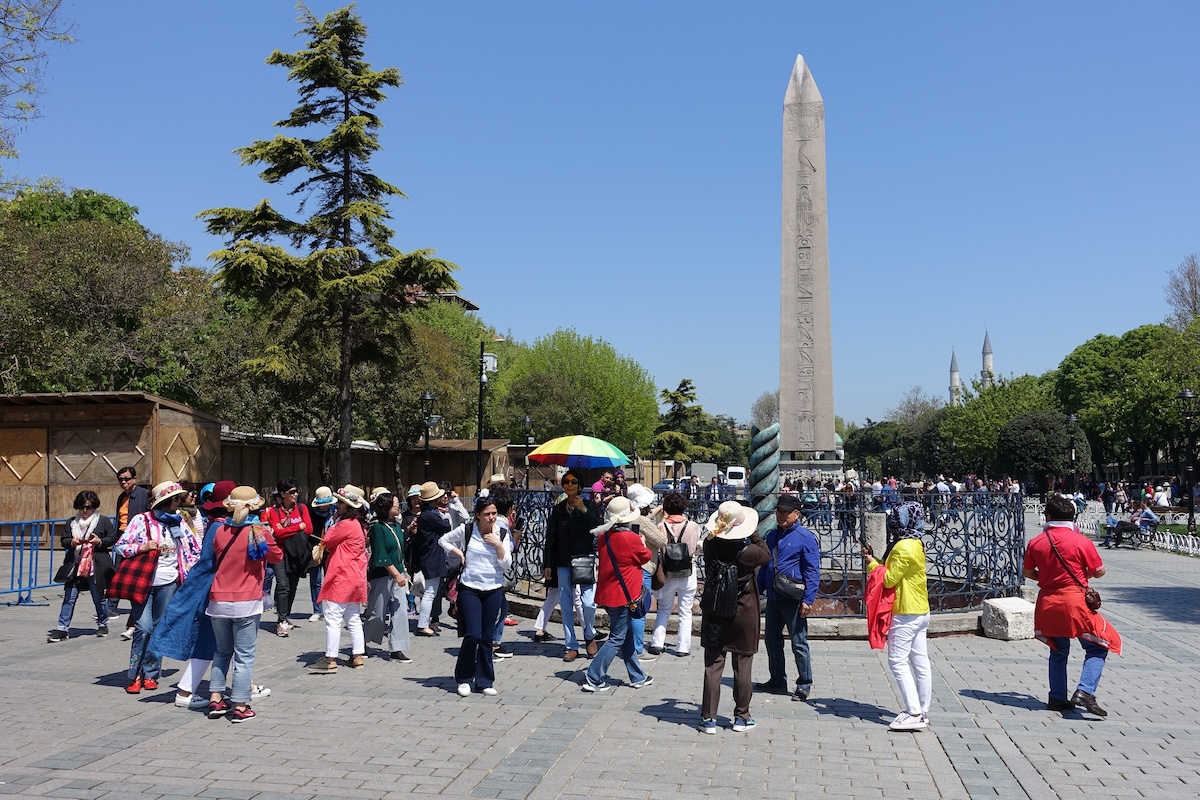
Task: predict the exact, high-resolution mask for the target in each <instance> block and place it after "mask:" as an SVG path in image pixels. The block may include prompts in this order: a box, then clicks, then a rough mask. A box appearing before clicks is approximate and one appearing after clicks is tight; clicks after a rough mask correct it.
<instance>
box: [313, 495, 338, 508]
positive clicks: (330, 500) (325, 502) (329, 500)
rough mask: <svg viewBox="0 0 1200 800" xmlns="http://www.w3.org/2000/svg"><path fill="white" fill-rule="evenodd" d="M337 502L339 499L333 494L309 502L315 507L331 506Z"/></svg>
mask: <svg viewBox="0 0 1200 800" xmlns="http://www.w3.org/2000/svg"><path fill="white" fill-rule="evenodd" d="M336 502H337V499H336V498H334V497H333V495H330V496H329V497H317V498H315V499H314V500H313V501H312V502H311V503H309V505H310V506H313V507H314V508H324V507H325V506H331V505H333V504H334V503H336Z"/></svg>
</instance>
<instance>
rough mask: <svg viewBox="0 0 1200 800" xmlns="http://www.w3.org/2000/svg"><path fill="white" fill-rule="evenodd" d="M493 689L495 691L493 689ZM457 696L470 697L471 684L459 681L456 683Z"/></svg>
mask: <svg viewBox="0 0 1200 800" xmlns="http://www.w3.org/2000/svg"><path fill="white" fill-rule="evenodd" d="M493 691H495V690H494V689H493ZM458 696H459V697H470V696H471V684H469V683H460V684H459V685H458Z"/></svg>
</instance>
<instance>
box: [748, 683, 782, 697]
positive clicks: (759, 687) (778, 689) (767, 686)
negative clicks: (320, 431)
mask: <svg viewBox="0 0 1200 800" xmlns="http://www.w3.org/2000/svg"><path fill="white" fill-rule="evenodd" d="M787 690H788V687H787V684H786V683H771V682H770V681H766V682H764V683H756V684H754V691H756V692H770V693H772V694H786V693H787Z"/></svg>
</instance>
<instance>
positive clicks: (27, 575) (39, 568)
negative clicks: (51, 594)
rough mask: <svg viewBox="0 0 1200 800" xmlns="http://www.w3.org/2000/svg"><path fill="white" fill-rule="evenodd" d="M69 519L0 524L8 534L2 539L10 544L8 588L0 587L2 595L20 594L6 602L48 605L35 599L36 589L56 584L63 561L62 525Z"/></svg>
mask: <svg viewBox="0 0 1200 800" xmlns="http://www.w3.org/2000/svg"><path fill="white" fill-rule="evenodd" d="M67 522H68V520H62V519H34V520H26V521H24V522H5V523H0V532H3V533H7V534H8V536H3V537H0V538H3V539H7V541H8V544H9V569H8V588H7V589H0V595H11V594H15V595H16V596H17V599H16V601H11V600H10V601H8V602H7V603H5V605H10V606H11V605H45V604H44V603H34V602H33V591H34V590H35V589H47V588H49V587H51V586H54V585H55V584H54V573H55V572H56V571H57V569H58V564H59V562H60V561H61V560H62V559H61V558H60V557H59V551H60V550H61V548H60V547H59V546H58V543H59V533H60V531H59V528H60V527H61V526H63V525H66V524H67ZM43 539H45V541H46V543H45V544H43V543H42V541H43Z"/></svg>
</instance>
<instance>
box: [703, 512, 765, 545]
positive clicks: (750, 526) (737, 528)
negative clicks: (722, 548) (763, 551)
mask: <svg viewBox="0 0 1200 800" xmlns="http://www.w3.org/2000/svg"><path fill="white" fill-rule="evenodd" d="M720 513H721V512H720V511H719V510H718V511H714V512H712V514H710V515H709V517H708V521H707V522H705V523H704V531H705V533H706V534H707V533H708V532H709V531H714V530H716V529H717V515H718V514H720ZM744 513H745V517H744V518H743V519H742V521H741V522H740V523H738V524H737V525H734V526H733V527H732V528H730V529H729V530H727V531H722V532H721V533H717V534H713V538H714V539H745V538H746V537H748V536H750V534H752V533H754V532H755V531H756V530H758V512H756V511H755V510H754V509H753V508H746V510H745V512H744Z"/></svg>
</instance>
